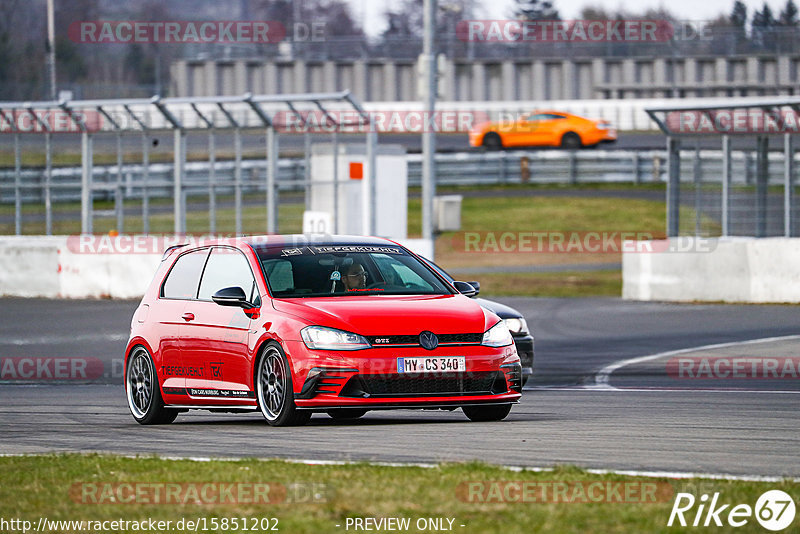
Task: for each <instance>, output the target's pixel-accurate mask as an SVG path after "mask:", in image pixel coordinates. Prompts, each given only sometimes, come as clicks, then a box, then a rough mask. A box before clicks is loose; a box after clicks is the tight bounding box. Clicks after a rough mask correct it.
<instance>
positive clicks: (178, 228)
mask: <svg viewBox="0 0 800 534" xmlns="http://www.w3.org/2000/svg"><path fill="white" fill-rule="evenodd" d="M174 137H175V141H174V146H173V149H174V151H175V154H174V162H175V165H174V168H173V175H174V183H173V188H174V190H173V195H174V205H173V211H174V218H175V221H174V222H175V226H174V228H175V233H176V234H177V235H182V234H185V233H186V203H185V202H184V195H183V178H184V173H185V172H186V132H185V131H184V130H183V129H181V128H175V132H174Z"/></svg>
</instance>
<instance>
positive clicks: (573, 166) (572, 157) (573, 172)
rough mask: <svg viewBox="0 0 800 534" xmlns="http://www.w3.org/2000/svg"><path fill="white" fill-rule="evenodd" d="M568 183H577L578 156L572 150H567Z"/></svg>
mask: <svg viewBox="0 0 800 534" xmlns="http://www.w3.org/2000/svg"><path fill="white" fill-rule="evenodd" d="M569 183H570V184H572V185H575V184H577V183H578V156H577V155H576V154H575V151H574V150H570V151H569Z"/></svg>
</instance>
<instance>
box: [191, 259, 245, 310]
mask: <svg viewBox="0 0 800 534" xmlns="http://www.w3.org/2000/svg"><path fill="white" fill-rule="evenodd" d="M237 286H238V287H241V288H242V289H244V293H245V295H247V299H248V300H249V301H250V302H253V299H254V298H256V296H257V291H256V281H255V279H254V278H253V272H252V271H251V270H250V263H249V262H248V261H247V258H245V257H244V254H242V253H241V252H239V251H238V250H235V249H232V248H222V247H215V248H214V250H213V251H212V252H211V257H210V258H208V264H207V265H206V270H205V271H203V280H202V281H201V282H200V293H199V294H198V296H197V298H199V299H200V300H211V295H213V294H214V293H216V292H217V291H219V290H220V289H224V288H226V287H237Z"/></svg>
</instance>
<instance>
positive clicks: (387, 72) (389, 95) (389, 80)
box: [372, 63, 397, 101]
mask: <svg viewBox="0 0 800 534" xmlns="http://www.w3.org/2000/svg"><path fill="white" fill-rule="evenodd" d="M372 100H382V101H391V100H397V67H396V66H395V64H394V63H384V65H383V94H381V95H372Z"/></svg>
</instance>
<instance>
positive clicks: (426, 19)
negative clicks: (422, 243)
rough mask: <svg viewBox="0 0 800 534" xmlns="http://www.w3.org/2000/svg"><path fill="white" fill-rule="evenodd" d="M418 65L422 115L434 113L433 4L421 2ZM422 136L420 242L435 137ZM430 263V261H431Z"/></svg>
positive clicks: (426, 226) (429, 202)
mask: <svg viewBox="0 0 800 534" xmlns="http://www.w3.org/2000/svg"><path fill="white" fill-rule="evenodd" d="M422 10H423V32H424V33H423V41H422V61H423V62H424V67H425V71H424V76H425V83H424V84H423V88H424V94H423V98H422V100H423V106H422V109H423V112H424V113H430V114H433V113H434V109H435V108H436V57H435V55H434V53H435V51H434V43H433V39H434V32H435V31H436V29H435V25H436V0H423V8H422ZM427 130H428V129H427V128H426V130H425V131H423V133H422V238H423V239H428V240H433V199H434V197H435V196H436V160H435V157H436V137H435V136H436V134H435V132H433V131H427ZM431 259H433V258H431Z"/></svg>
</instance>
